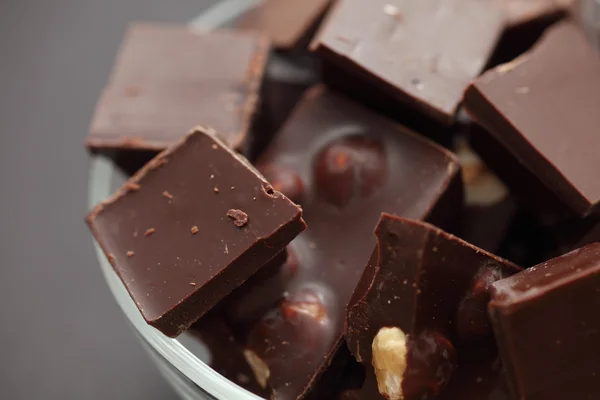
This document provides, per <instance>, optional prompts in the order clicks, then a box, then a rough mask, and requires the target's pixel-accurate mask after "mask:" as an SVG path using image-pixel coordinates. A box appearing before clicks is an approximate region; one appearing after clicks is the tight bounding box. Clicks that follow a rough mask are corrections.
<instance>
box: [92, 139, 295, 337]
mask: <svg viewBox="0 0 600 400" xmlns="http://www.w3.org/2000/svg"><path fill="white" fill-rule="evenodd" d="M161 160H168V163H166V164H164V163H162V162H161ZM155 165H162V166H161V167H159V168H155V167H154V166H155ZM211 174H214V175H215V179H214V181H218V182H220V183H222V184H223V185H225V186H231V185H233V184H235V186H236V187H237V188H238V189H237V190H236V191H235V192H230V191H226V192H224V193H222V194H221V195H219V196H215V195H214V193H213V191H212V182H213V180H211V179H210V175H211ZM130 182H133V183H138V184H141V187H142V188H141V189H140V190H139V191H136V192H128V191H127V190H126V188H123V189H121V190H120V191H119V192H117V193H116V194H115V195H114V196H113V197H111V198H110V199H108V200H107V201H105V202H104V203H102V204H100V205H99V206H97V207H96V208H95V209H94V210H93V211H92V212H91V213H90V214H89V215H88V217H87V222H88V224H89V227H90V229H91V230H92V233H93V234H94V237H95V238H96V240H97V241H98V243H99V244H100V246H101V247H102V249H103V250H104V251H105V253H106V254H109V253H114V254H123V253H125V251H127V250H133V251H135V257H131V258H118V259H117V260H116V261H115V263H114V268H115V271H116V272H117V273H118V274H119V276H120V277H121V280H122V281H123V284H124V285H125V286H126V288H127V290H128V291H129V294H130V295H131V297H132V298H133V300H134V301H135V302H136V304H137V306H138V308H139V309H140V312H141V313H142V315H143V316H144V318H145V319H146V321H147V322H148V323H149V324H151V325H152V326H154V327H156V328H157V329H159V330H161V331H162V332H163V333H164V334H166V335H168V336H177V335H178V334H179V333H181V331H183V330H184V329H186V328H187V327H188V326H189V325H190V324H192V323H193V322H195V321H196V320H197V319H198V318H200V317H201V316H202V315H203V314H205V313H206V312H207V311H208V310H210V309H211V308H212V307H213V306H214V305H215V304H216V303H217V302H219V301H220V300H221V299H222V298H224V297H225V296H226V295H228V294H229V293H230V292H231V291H232V290H233V289H235V288H236V287H237V286H239V285H240V284H241V283H242V282H244V281H245V280H246V279H248V278H249V277H250V276H252V275H253V274H254V273H255V272H256V271H258V269H259V268H260V267H262V266H263V265H264V264H265V263H267V262H268V261H269V260H270V259H271V258H273V257H274V256H275V255H276V254H277V253H279V252H280V251H281V250H282V249H283V248H284V247H285V246H286V245H287V244H288V243H289V242H290V241H291V240H292V239H293V238H294V237H295V236H296V235H298V234H299V233H300V232H302V231H303V230H304V229H305V228H306V225H305V224H304V221H303V220H302V210H301V209H300V207H298V206H296V205H295V204H293V203H292V202H291V201H289V200H288V199H287V198H286V197H285V196H283V195H282V194H281V193H279V192H275V191H272V190H271V192H270V193H267V192H265V190H264V187H265V186H267V187H270V185H269V184H268V183H267V182H266V181H265V180H264V179H263V178H262V177H261V175H260V174H258V173H257V172H256V171H255V170H254V169H253V168H252V167H251V166H250V165H249V164H248V162H247V161H246V160H245V159H244V158H242V157H241V156H238V155H237V154H235V153H234V152H233V151H231V150H230V149H229V148H228V147H227V146H226V145H225V144H224V143H223V142H221V141H220V140H219V139H217V138H216V137H215V136H214V132H213V131H210V130H207V129H204V128H196V129H195V130H193V131H192V132H190V134H189V135H187V136H186V137H185V138H184V139H182V140H181V141H180V142H179V143H178V144H177V145H175V146H173V147H171V148H169V149H168V150H166V151H165V152H163V153H161V154H160V155H158V156H157V158H155V159H154V160H152V161H150V163H149V164H148V165H146V166H145V167H144V168H143V169H142V170H141V171H140V172H138V173H137V174H136V175H135V176H133V178H131V180H130ZM165 188H166V189H167V190H168V191H169V193H172V194H173V196H174V197H175V199H176V201H173V202H165V201H164V198H163V197H162V196H161V193H162V192H163V191H164V190H165ZM232 208H235V209H238V208H243V209H244V210H247V212H248V213H250V214H251V215H252V220H251V221H247V224H246V225H245V226H244V227H242V228H241V229H240V228H237V227H236V226H234V225H233V224H232V223H231V221H230V220H229V218H227V217H226V213H227V210H229V209H232ZM194 224H197V225H198V226H200V227H201V229H199V230H198V232H196V233H195V234H190V226H194ZM148 225H151V226H152V228H150V229H149V230H148V231H146V235H145V236H142V237H134V235H132V232H135V231H138V230H143V229H144V228H145V227H146V226H148ZM149 233H152V235H149ZM192 233H193V232H192ZM190 282H194V283H196V286H192V285H190Z"/></svg>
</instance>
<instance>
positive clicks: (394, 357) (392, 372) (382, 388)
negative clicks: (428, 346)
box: [371, 327, 408, 400]
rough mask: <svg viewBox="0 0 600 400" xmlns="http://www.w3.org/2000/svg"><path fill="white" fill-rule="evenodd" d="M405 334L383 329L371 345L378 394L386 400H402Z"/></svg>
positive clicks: (394, 328)
mask: <svg viewBox="0 0 600 400" xmlns="http://www.w3.org/2000/svg"><path fill="white" fill-rule="evenodd" d="M406 344H407V339H406V334H405V333H404V332H403V331H402V330H401V329H400V328H397V327H391V328H388V327H383V328H381V329H380V330H379V332H377V335H376V336H375V338H374V339H373V343H372V345H371V347H372V350H373V368H374V370H375V376H376V377H377V387H378V389H379V393H381V395H383V396H384V397H385V398H386V399H388V400H404V394H403V393H402V379H403V377H404V372H405V371H406V354H407V351H408V350H407V347H406Z"/></svg>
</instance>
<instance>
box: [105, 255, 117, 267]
mask: <svg viewBox="0 0 600 400" xmlns="http://www.w3.org/2000/svg"><path fill="white" fill-rule="evenodd" d="M106 257H107V258H108V262H109V263H111V264H114V263H115V260H116V257H115V255H114V254H112V253H108V255H107V256H106Z"/></svg>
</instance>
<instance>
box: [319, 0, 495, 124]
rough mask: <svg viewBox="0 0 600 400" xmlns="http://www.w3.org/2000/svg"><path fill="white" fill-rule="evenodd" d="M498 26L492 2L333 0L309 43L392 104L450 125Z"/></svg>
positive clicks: (475, 0) (491, 42)
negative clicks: (353, 72)
mask: <svg viewBox="0 0 600 400" xmlns="http://www.w3.org/2000/svg"><path fill="white" fill-rule="evenodd" d="M466 27H468V29H466ZM503 27H504V16H503V13H502V12H501V9H499V5H498V4H497V2H493V1H479V0H447V1H444V3H443V4H440V2H439V1H437V0H420V1H405V0H373V1H370V2H364V1H361V0H340V1H338V2H337V3H336V5H334V7H333V9H332V11H331V12H330V14H329V15H328V17H327V18H326V21H325V22H324V24H323V27H322V28H321V30H320V32H319V33H318V35H317V37H316V39H315V40H314V41H313V43H312V45H311V47H312V48H313V49H314V50H315V51H316V52H317V53H318V54H320V55H322V56H323V57H324V58H325V59H326V60H328V61H329V62H331V63H332V64H334V65H336V66H337V67H338V68H339V69H340V70H350V71H355V72H356V74H357V75H356V77H357V78H359V79H360V80H364V81H368V82H369V83H370V84H371V85H372V86H375V87H377V88H378V90H379V91H381V92H383V93H384V94H386V95H387V96H390V98H391V100H394V101H395V103H396V104H404V105H407V104H408V105H410V106H411V107H412V108H414V109H416V110H418V111H421V112H422V113H424V114H426V115H428V116H431V117H434V118H435V119H436V120H438V121H440V122H441V123H443V124H445V125H450V124H451V123H452V122H453V121H454V115H455V113H456V111H457V107H458V105H459V103H460V101H461V97H462V93H463V91H464V90H465V88H466V87H467V85H468V84H469V81H470V80H471V79H473V78H475V77H476V76H477V75H479V73H480V72H481V71H482V69H483V68H484V66H485V65H486V63H487V62H488V59H489V57H490V55H491V53H492V51H493V50H494V46H495V44H496V42H497V41H498V39H499V37H500V35H501V33H502V29H503ZM346 84H347V85H353V81H347V82H346ZM364 100H366V101H367V102H369V103H371V102H372V101H377V99H376V97H373V96H368V98H366V99H364Z"/></svg>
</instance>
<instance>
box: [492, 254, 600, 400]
mask: <svg viewBox="0 0 600 400" xmlns="http://www.w3.org/2000/svg"><path fill="white" fill-rule="evenodd" d="M491 293H492V301H491V303H490V314H491V317H492V321H493V325H494V331H495V333H496V339H497V341H498V346H499V348H500V354H501V356H502V361H503V363H504V365H505V367H506V370H507V373H508V377H509V382H510V385H511V389H512V390H513V395H514V396H515V398H519V399H524V400H538V399H539V400H541V399H544V400H554V399H567V398H568V399H574V400H579V399H582V400H583V399H595V398H597V397H599V396H600V385H598V382H599V376H600V357H599V355H600V341H599V340H598V339H599V337H598V336H599V332H600V317H599V315H600V314H599V313H598V310H599V309H600V243H594V244H590V245H588V246H586V247H583V248H581V249H578V250H574V251H573V252H571V253H568V254H565V255H563V256H560V257H557V258H554V259H552V260H549V261H547V262H544V263H542V264H539V265H537V266H535V267H532V268H529V269H527V270H525V271H523V272H521V273H519V274H516V275H514V276H512V277H510V278H507V279H503V280H501V281H498V282H495V283H494V284H493V285H492V290H491Z"/></svg>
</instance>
